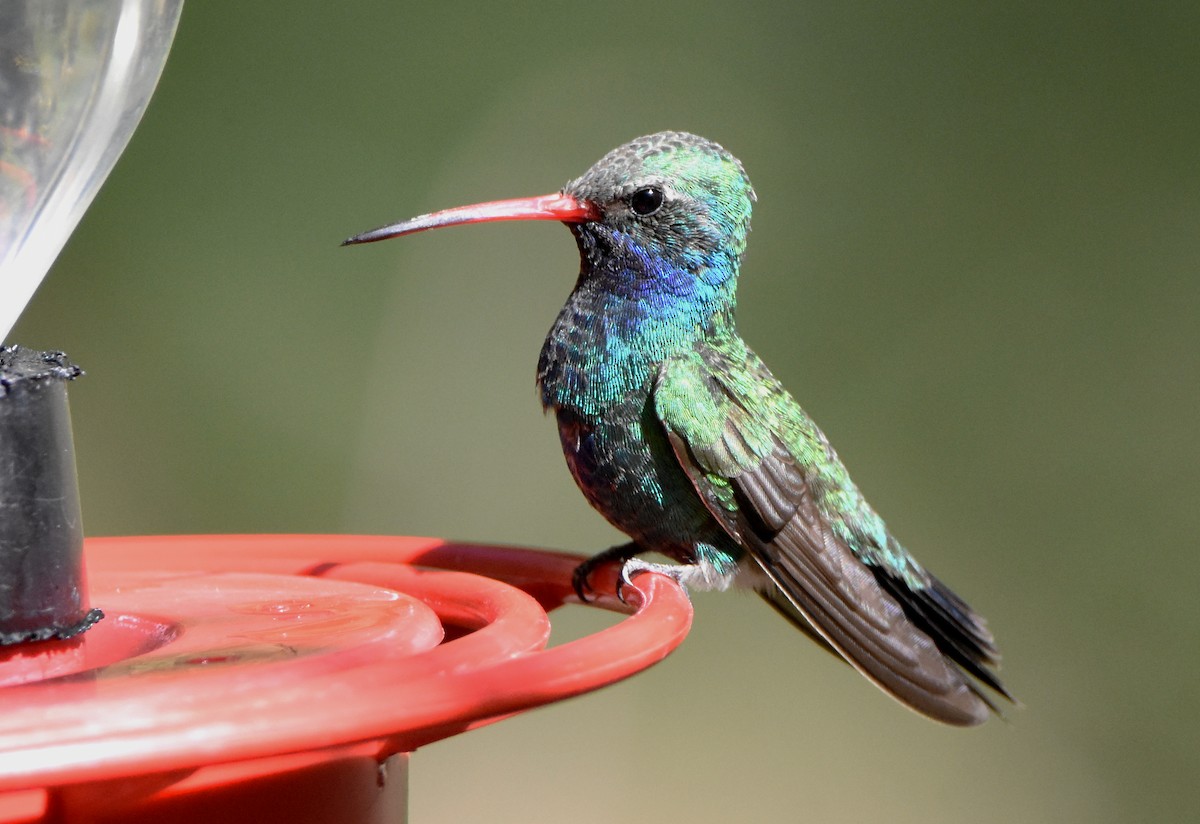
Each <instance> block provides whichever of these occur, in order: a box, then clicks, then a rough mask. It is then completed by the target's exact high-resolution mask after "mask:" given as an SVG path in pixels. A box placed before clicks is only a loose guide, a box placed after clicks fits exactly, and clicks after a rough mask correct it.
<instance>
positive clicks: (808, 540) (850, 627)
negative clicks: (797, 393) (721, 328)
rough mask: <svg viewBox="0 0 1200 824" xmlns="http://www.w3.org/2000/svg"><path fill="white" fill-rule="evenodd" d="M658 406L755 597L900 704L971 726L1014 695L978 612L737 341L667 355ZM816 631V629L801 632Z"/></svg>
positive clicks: (676, 448) (656, 397) (677, 451)
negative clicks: (752, 579)
mask: <svg viewBox="0 0 1200 824" xmlns="http://www.w3.org/2000/svg"><path fill="white" fill-rule="evenodd" d="M654 405H655V411H656V412H657V415H658V417H659V419H660V421H661V422H662V424H663V426H664V427H665V429H666V433H667V437H668V439H669V441H670V443H671V445H672V448H673V449H674V452H675V455H676V458H677V459H678V460H679V462H680V464H681V466H682V467H683V469H684V471H685V472H686V473H687V474H688V476H689V477H690V478H691V480H692V484H693V486H694V487H695V489H696V491H697V493H698V494H699V495H700V497H701V499H702V500H703V501H704V503H705V506H706V507H707V508H708V510H709V512H710V513H711V514H712V515H713V517H714V518H715V519H716V520H717V522H718V523H720V525H721V526H722V528H723V529H724V530H725V532H726V533H728V534H729V535H730V536H731V537H732V538H733V539H734V540H735V541H737V542H738V544H740V545H741V546H742V547H743V548H744V549H746V550H747V551H748V552H749V554H750V555H751V556H752V557H753V558H754V560H755V561H757V562H758V564H759V565H760V566H761V567H762V569H763V571H764V572H765V573H766V575H767V576H768V578H769V579H770V581H771V586H768V587H766V588H765V589H764V590H762V591H761V594H762V595H763V597H764V598H766V600H767V601H768V602H769V603H771V605H772V606H774V607H775V608H776V609H777V610H779V611H780V612H782V613H784V614H785V616H787V617H789V618H791V619H792V620H793V622H794V623H796V624H797V626H800V627H801V628H804V627H805V624H807V625H808V627H810V628H811V630H812V631H813V632H815V634H816V635H817V636H819V637H820V638H821V639H822V640H823V641H824V642H825V645H827V646H828V647H831V648H832V649H833V650H835V651H836V652H837V653H838V654H840V655H841V656H842V657H843V658H844V659H845V660H846V661H847V662H848V663H849V664H850V665H851V666H853V667H854V668H855V669H857V670H858V671H859V672H860V673H862V674H863V675H865V676H866V677H867V678H869V679H870V680H871V681H873V682H874V683H875V684H876V685H878V686H879V687H881V688H882V689H883V690H885V691H886V692H888V693H890V694H891V695H892V696H894V697H895V698H897V699H898V700H900V701H901V702H902V703H904V704H906V705H908V706H909V707H911V708H913V709H915V710H917V711H919V712H922V713H924V714H926V715H928V716H930V717H932V718H934V719H936V720H939V721H943V722H946V723H949V724H957V725H970V724H978V723H981V722H982V721H984V720H985V719H986V718H987V717H988V711H989V709H991V710H995V707H994V705H993V704H992V702H991V701H990V700H989V699H988V697H987V696H986V695H985V694H984V693H983V692H982V690H981V689H980V687H979V686H978V685H977V684H976V683H975V682H974V681H972V680H971V679H970V678H969V677H968V676H967V675H966V673H970V674H971V675H972V676H974V677H975V678H977V679H979V681H981V682H982V683H984V684H987V685H988V686H989V687H991V688H992V689H995V690H997V691H998V692H999V693H1000V694H1002V695H1004V696H1006V697H1009V696H1008V693H1007V692H1005V690H1004V688H1003V686H1002V685H1001V684H1000V682H999V681H998V680H997V679H996V677H995V675H993V674H992V673H991V672H990V671H989V670H988V669H987V667H988V666H989V665H994V664H995V663H996V662H997V661H998V659H999V655H998V653H997V651H996V648H995V644H994V642H993V640H992V636H991V633H990V632H989V631H988V629H987V626H986V624H985V623H984V621H983V619H982V618H981V617H980V616H978V615H976V614H975V613H974V612H973V611H972V610H971V609H970V608H969V607H968V606H967V605H966V604H965V603H964V602H963V601H962V600H961V599H959V598H958V597H957V596H956V595H954V593H953V592H951V591H950V590H949V589H948V588H946V587H945V585H943V584H942V583H941V582H940V581H938V580H937V579H936V578H934V577H933V576H932V575H930V574H929V573H927V572H926V571H925V570H924V569H922V568H921V567H920V566H919V565H918V564H917V563H916V562H915V561H914V560H913V559H912V558H911V557H910V556H909V555H908V553H907V552H905V551H904V549H903V548H902V547H901V546H900V545H899V544H898V543H897V542H896V541H895V539H894V538H892V537H891V535H890V534H889V533H888V532H887V529H886V527H884V525H883V522H882V520H881V519H880V518H879V516H878V515H876V514H875V512H874V511H873V510H872V509H871V508H870V506H869V505H868V504H867V503H866V501H865V500H864V499H863V498H862V495H861V494H860V493H859V491H858V489H857V487H855V486H854V484H853V482H851V480H850V478H849V476H848V475H847V474H846V471H845V468H844V467H843V466H842V464H841V461H840V460H839V459H838V457H837V455H836V453H835V452H834V451H833V449H832V447H830V445H829V443H828V441H827V440H826V439H825V436H824V435H823V434H822V433H821V431H820V430H819V429H818V428H817V426H816V424H814V423H813V422H812V420H811V419H810V418H809V417H808V416H807V415H806V414H805V413H804V411H803V410H802V409H801V408H800V406H799V404H797V403H796V401H795V400H794V399H793V398H792V397H791V395H789V394H788V393H787V391H786V390H785V389H784V388H783V387H782V385H780V384H779V382H778V381H776V380H775V378H774V376H773V375H771V373H770V371H769V370H767V368H766V366H765V365H764V364H763V363H762V361H760V360H759V359H758V357H757V356H756V355H755V354H754V353H753V352H752V351H750V350H749V348H747V347H746V346H745V344H744V343H742V342H741V340H740V339H739V338H736V337H731V338H725V339H722V340H720V341H717V342H715V343H714V342H704V343H701V344H699V345H698V346H697V348H696V349H694V350H693V351H691V352H689V353H687V354H684V355H680V356H677V357H675V358H672V359H670V360H668V361H666V362H665V363H664V364H663V365H662V367H661V369H660V371H659V374H658V378H657V382H656V384H655V390H654ZM810 634H812V632H810Z"/></svg>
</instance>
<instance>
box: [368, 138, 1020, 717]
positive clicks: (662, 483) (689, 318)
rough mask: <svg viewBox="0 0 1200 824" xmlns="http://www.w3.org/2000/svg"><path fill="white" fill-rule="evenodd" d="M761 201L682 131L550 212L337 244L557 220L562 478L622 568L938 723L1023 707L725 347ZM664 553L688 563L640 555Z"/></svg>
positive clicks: (426, 225) (927, 580)
mask: <svg viewBox="0 0 1200 824" xmlns="http://www.w3.org/2000/svg"><path fill="white" fill-rule="evenodd" d="M754 201H755V195H754V189H753V188H752V187H751V185H750V179H749V178H748V177H747V175H746V172H745V170H744V169H743V168H742V164H741V163H740V162H739V161H738V160H737V159H736V158H735V157H733V156H732V155H731V154H729V152H727V151H725V149H723V148H722V147H721V146H719V145H717V144H716V143H713V142H712V141H710V140H705V139H704V138H701V137H697V136H695V135H691V134H686V133H683V132H662V133H659V134H654V135H649V136H646V137H640V138H638V139H636V140H634V141H632V142H630V143H626V144H625V145H624V146H621V147H619V148H617V149H614V150H613V151H611V152H609V153H608V154H607V155H605V156H604V157H603V158H601V160H600V161H599V162H598V163H596V165H594V166H592V168H591V169H589V170H588V171H587V172H586V173H585V174H584V175H583V176H582V177H580V178H577V179H576V180H573V181H571V182H570V183H568V184H567V185H566V186H564V187H563V189H562V190H561V191H560V192H558V193H557V194H551V195H545V196H542V197H534V198H524V199H516V200H502V201H493V202H489V203H481V204H478V205H475V206H464V207H461V208H456V209H447V210H445V211H441V212H434V213H432V214H427V215H421V216H420V217H416V218H413V219H412V220H407V221H403V222H401V223H395V224H392V225H389V226H384V227H381V228H379V229H375V230H373V231H370V232H366V233H364V234H361V235H356V236H355V237H352V238H350V239H349V240H347V241H345V243H346V244H353V243H369V242H372V241H376V240H383V239H385V238H391V237H397V236H399V235H406V234H411V233H413V232H420V231H423V230H425V229H434V228H438V227H442V226H453V225H457V224H460V223H480V222H485V221H493V220H557V221H560V222H562V223H565V224H566V225H567V227H568V228H569V229H570V230H571V234H573V235H574V236H575V242H576V243H577V244H578V246H579V257H580V270H579V278H578V280H577V281H576V282H575V289H574V291H572V292H571V296H570V297H569V298H568V299H567V303H566V305H565V306H564V307H563V309H562V311H561V312H559V315H558V319H557V320H555V322H554V325H553V326H552V327H551V329H550V333H549V335H547V337H546V342H545V345H544V346H543V347H542V353H541V357H540V358H539V360H538V372H537V383H538V386H539V387H540V390H541V400H542V404H543V406H544V407H545V408H546V409H548V410H550V409H552V410H554V414H555V417H556V418H557V420H558V431H559V436H560V437H561V439H562V447H563V452H564V453H565V455H566V459H567V466H568V467H569V469H570V472H571V475H572V476H574V478H575V482H576V483H577V484H579V488H580V489H581V490H582V491H583V494H584V495H585V496H586V497H587V499H588V501H589V502H590V503H591V504H592V506H593V507H595V508H596V509H597V510H598V511H599V512H600V513H601V514H602V515H603V516H604V517H605V518H607V519H608V520H609V522H611V523H612V524H613V525H614V526H615V527H616V528H617V529H619V530H621V531H622V532H624V533H625V534H627V535H628V536H629V537H630V538H631V539H632V540H631V541H630V542H629V543H627V544H622V545H620V546H616V547H613V548H611V549H609V550H607V551H606V552H602V553H600V554H599V555H597V556H595V557H593V558H591V559H589V560H588V561H586V562H584V563H583V564H581V565H580V567H579V569H578V570H577V571H576V573H575V580H574V584H575V589H576V591H577V592H578V593H579V596H580V598H582V599H584V600H586V598H587V593H588V591H590V589H591V587H590V584H589V578H590V575H591V574H592V573H593V572H594V571H595V570H596V569H597V568H598V567H599V566H601V565H606V564H621V565H622V566H621V574H620V580H621V581H623V582H625V583H628V582H629V580H630V578H631V576H633V575H634V574H635V573H637V572H639V571H642V570H652V571H655V572H660V573H664V574H666V575H670V576H671V577H673V578H675V579H676V580H678V581H679V582H680V583H682V584H684V585H686V586H687V587H690V588H693V589H701V590H703V589H726V588H728V587H729V586H730V585H731V584H734V583H736V584H738V585H740V586H745V587H749V588H751V589H753V590H754V591H756V592H757V593H758V594H759V595H761V596H762V597H763V598H764V599H765V600H766V601H767V603H769V604H770V605H771V606H772V607H774V608H775V609H776V610H777V611H778V612H779V613H780V614H782V615H783V616H784V617H785V618H787V619H788V620H789V621H791V622H792V623H793V624H794V625H795V626H796V627H798V628H799V629H800V630H802V631H803V632H804V633H806V634H807V635H809V636H810V637H811V638H813V639H814V640H815V641H816V642H817V643H819V644H820V645H821V646H823V647H825V648H826V649H827V650H829V651H830V652H832V653H834V654H835V655H837V656H839V657H841V658H843V659H844V660H845V661H846V662H848V663H849V664H850V665H851V666H853V667H854V668H855V669H856V670H858V671H859V672H860V673H862V674H863V675H865V676H866V677H867V678H869V679H870V680H871V681H873V682H874V683H875V684H876V685H877V686H879V687H880V688H882V689H883V690H885V691H886V692H888V693H889V694H891V695H892V696H893V697H895V698H896V699H898V700H899V701H900V702H902V703H903V704H905V705H907V706H909V707H911V708H912V709H914V710H917V711H919V712H922V713H924V714H926V715H928V716H929V717H931V718H933V719H936V720H938V721H943V722H946V723H948V724H958V725H970V724H978V723H981V722H982V721H984V720H985V719H986V718H987V717H988V713H989V710H995V705H994V704H993V702H992V700H991V698H990V697H989V696H988V695H987V694H986V692H985V691H984V687H985V686H986V687H987V688H990V689H991V690H993V691H995V692H996V693H998V694H999V695H1002V696H1004V697H1006V698H1010V699H1011V696H1010V695H1009V694H1008V692H1007V691H1006V690H1005V689H1004V687H1003V686H1002V685H1001V683H1000V681H999V680H998V679H997V677H996V676H995V674H994V673H993V672H992V670H991V669H990V668H991V667H993V666H994V665H996V664H997V662H998V660H999V654H998V652H997V649H996V645H995V642H994V641H993V638H992V634H991V632H990V631H989V630H988V628H987V625H986V623H985V621H984V620H983V618H982V617H981V616H979V615H978V614H977V613H975V612H974V611H973V610H972V609H971V608H970V607H969V606H968V605H967V604H966V603H965V602H964V601H963V600H962V599H960V598H959V597H958V596H957V595H955V594H954V593H953V592H951V591H950V589H949V588H947V587H946V585H945V584H943V583H942V582H941V581H939V580H938V579H937V578H935V577H934V576H933V575H932V574H930V573H929V572H927V571H926V570H925V568H924V567H922V566H921V565H920V564H918V563H917V561H916V560H915V559H914V558H913V557H912V556H911V555H909V553H908V552H907V551H906V550H905V549H904V547H903V546H901V545H900V543H899V542H898V541H897V540H896V539H895V538H894V537H892V534H891V533H890V532H889V531H888V529H887V527H886V526H885V525H884V522H883V520H882V519H881V518H880V517H879V515H877V514H876V513H875V510H874V509H872V508H871V506H870V504H868V503H867V501H866V500H865V499H864V498H863V496H862V493H860V492H859V491H858V487H857V486H855V485H854V482H853V481H851V480H850V476H849V475H848V474H847V472H846V468H845V467H844V466H843V465H842V462H841V460H839V459H838V456H837V453H835V452H834V451H833V447H832V446H830V445H829V442H828V441H827V440H826V439H825V436H824V434H822V432H821V430H820V429H818V428H817V426H816V424H814V423H813V422H812V420H811V419H810V418H809V417H808V415H807V414H805V412H804V410H802V409H801V408H800V405H799V404H797V403H796V401H795V400H794V399H793V398H792V396H791V395H790V394H788V392H787V390H785V389H784V388H783V386H782V385H781V384H780V383H779V381H778V380H776V379H775V376H774V375H772V374H771V372H770V371H769V370H768V369H767V367H766V366H765V365H763V362H762V361H761V360H759V358H758V356H757V355H755V354H754V352H752V351H751V350H750V348H749V347H748V346H746V344H745V343H744V342H743V341H742V338H741V337H740V336H739V335H738V333H737V330H736V329H735V327H734V308H735V306H736V303H737V296H736V288H737V278H738V271H739V269H740V266H741V262H742V256H743V253H744V252H745V250H746V236H747V233H748V232H749V231H750V209H751V204H752V203H753V202H754ZM646 552H658V553H661V554H663V555H665V556H667V557H669V558H671V559H672V560H674V561H676V562H677V563H676V564H660V563H651V562H647V561H644V560H642V559H641V558H639V557H638V556H640V555H642V554H643V553H646Z"/></svg>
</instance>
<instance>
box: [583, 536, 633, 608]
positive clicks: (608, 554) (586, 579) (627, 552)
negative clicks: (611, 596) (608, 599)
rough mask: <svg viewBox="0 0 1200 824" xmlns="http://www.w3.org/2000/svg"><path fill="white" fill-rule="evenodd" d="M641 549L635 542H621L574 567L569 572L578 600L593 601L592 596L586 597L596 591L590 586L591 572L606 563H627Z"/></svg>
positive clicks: (618, 588) (618, 591) (618, 584)
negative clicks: (573, 569) (571, 571)
mask: <svg viewBox="0 0 1200 824" xmlns="http://www.w3.org/2000/svg"><path fill="white" fill-rule="evenodd" d="M642 551H643V550H642V548H641V547H639V546H638V545H637V544H636V543H633V542H630V543H628V544H621V545H620V546H614V547H609V548H608V549H606V550H604V551H603V552H601V553H600V554H598V555H593V556H592V557H591V558H588V559H587V560H586V561H584V562H583V563H581V564H580V565H579V566H577V567H575V571H574V572H573V573H571V588H572V589H573V590H575V594H576V595H578V596H579V600H580V601H582V602H583V603H585V604H586V603H589V602H591V601H593V600H594V599H593V598H589V597H588V593H591V594H593V595H594V594H595V593H596V588H595V587H593V586H592V582H591V578H592V573H593V572H595V571H596V570H597V569H598V568H600V567H602V566H605V565H607V564H624V563H627V562H628V561H629V560H630V559H632V558H633V557H634V556H635V555H637V554H638V553H639V552H642ZM627 583H628V582H627ZM617 595H618V597H620V581H618V582H617ZM622 603H624V601H622Z"/></svg>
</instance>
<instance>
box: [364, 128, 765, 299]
mask: <svg viewBox="0 0 1200 824" xmlns="http://www.w3.org/2000/svg"><path fill="white" fill-rule="evenodd" d="M753 202H754V189H753V188H752V187H751V186H750V179H749V178H748V177H747V176H746V172H745V170H744V169H743V168H742V164H741V163H740V162H739V161H738V160H737V158H735V157H734V156H733V155H731V154H729V152H727V151H725V149H723V148H721V146H719V145H717V144H716V143H713V142H712V141H711V140H706V139H704V138H702V137H697V136H696V135H693V134H687V133H686V132H659V133H658V134H652V135H647V136H645V137H639V138H637V139H636V140H633V141H630V142H629V143H626V144H625V145H623V146H620V147H618V148H616V149H614V150H612V151H611V152H609V153H608V154H607V155H605V156H604V157H603V158H601V159H600V160H599V161H598V162H597V163H596V164H595V165H594V166H592V168H590V169H589V170H588V171H587V172H586V173H584V174H583V176H582V177H579V178H577V179H575V180H573V181H571V182H570V183H568V184H567V185H566V186H564V187H563V189H562V190H561V191H560V192H557V193H556V194H551V195H543V196H541V197H532V198H519V199H515V200H500V201H492V202H488V203H480V204H476V205H473V206H460V207H457V208H454V209H446V210H444V211H440V212H433V213H431V214H427V215H420V216H419V217H415V218H412V219H411V220H406V221H403V222H400V223H395V224H390V225H388V226H383V227H380V228H379V229H374V230H372V231H370V232H364V233H363V234H361V235H355V236H354V237H352V238H350V239H348V240H346V241H345V243H344V244H343V245H347V244H355V243H370V242H373V241H376V240H384V239H385V238H391V237H398V236H400V235H407V234H412V233H413V232H420V231H424V230H426V229H434V228H438V227H442V226H453V225H457V224H461V223H481V222H485V221H494V220H558V221H561V222H562V223H565V224H567V225H568V226H569V227H570V229H571V231H572V233H573V234H574V235H575V239H576V241H577V243H578V244H579V251H580V258H581V270H580V279H579V283H578V284H577V287H576V288H577V289H578V288H580V287H581V286H583V285H585V284H586V285H587V286H588V288H591V289H597V290H600V291H603V292H604V293H606V294H608V295H609V296H611V297H612V298H613V299H616V300H618V301H621V300H626V301H632V302H635V303H638V304H641V309H639V314H644V313H645V312H647V311H650V312H651V313H652V314H657V315H658V316H659V317H665V316H666V315H673V314H679V313H681V312H682V313H684V314H686V315H687V316H688V317H690V318H692V319H693V320H695V319H696V318H697V317H700V318H703V317H705V316H711V315H712V314H713V313H715V312H718V311H725V312H731V311H732V308H733V305H734V300H735V298H734V291H735V288H736V285H737V272H738V266H739V264H740V261H741V257H742V254H743V253H744V252H745V250H746V236H747V234H748V233H749V231H750V210H751V204H752V203H753ZM650 307H658V309H651V308H650Z"/></svg>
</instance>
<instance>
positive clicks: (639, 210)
mask: <svg viewBox="0 0 1200 824" xmlns="http://www.w3.org/2000/svg"><path fill="white" fill-rule="evenodd" d="M662 205H663V191H662V189H660V188H658V187H657V186H647V187H645V188H644V189H638V190H637V191H636V192H634V193H633V195H632V196H630V198H629V208H630V209H633V211H634V214H639V215H641V216H642V217H646V216H647V215H652V214H654V213H655V212H657V211H658V210H659V209H661V208H662Z"/></svg>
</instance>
